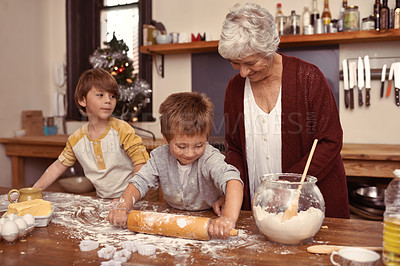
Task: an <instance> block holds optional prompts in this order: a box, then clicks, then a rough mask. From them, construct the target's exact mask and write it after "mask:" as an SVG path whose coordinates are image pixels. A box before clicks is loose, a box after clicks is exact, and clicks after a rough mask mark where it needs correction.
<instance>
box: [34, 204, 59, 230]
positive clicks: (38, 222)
mask: <svg viewBox="0 0 400 266" xmlns="http://www.w3.org/2000/svg"><path fill="white" fill-rule="evenodd" d="M53 213H54V207H53V206H52V207H51V212H50V214H48V215H44V216H33V217H35V227H46V226H47V225H48V224H49V223H50V221H51V218H52V217H53Z"/></svg>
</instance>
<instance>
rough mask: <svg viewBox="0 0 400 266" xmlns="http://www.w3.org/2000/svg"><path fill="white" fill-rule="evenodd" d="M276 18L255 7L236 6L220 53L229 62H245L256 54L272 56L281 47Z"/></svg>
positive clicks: (228, 17)
mask: <svg viewBox="0 0 400 266" xmlns="http://www.w3.org/2000/svg"><path fill="white" fill-rule="evenodd" d="M279 41H280V39H279V34H278V30H277V28H276V24H275V20H274V17H273V16H272V15H271V13H269V12H268V10H267V9H265V8H262V7H261V6H259V5H257V4H254V3H246V4H245V5H244V6H240V4H235V5H234V6H233V8H232V9H231V10H230V12H229V13H228V14H227V15H226V17H225V21H224V23H223V25H222V32H221V38H220V41H219V46H218V52H219V54H220V55H221V56H222V57H223V58H225V59H236V60H242V59H243V58H246V57H249V56H251V55H254V54H261V55H263V56H265V57H270V56H272V55H273V54H274V53H275V52H276V51H277V50H278V45H279Z"/></svg>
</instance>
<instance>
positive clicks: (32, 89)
mask: <svg viewBox="0 0 400 266" xmlns="http://www.w3.org/2000/svg"><path fill="white" fill-rule="evenodd" d="M65 35H66V30H65V0H0V36H1V44H0V45H1V49H0V80H1V84H0V93H1V98H0V121H1V123H0V137H11V136H13V134H14V133H13V131H14V130H15V129H20V128H21V112H22V111H23V110H43V114H44V115H45V116H49V115H51V95H52V91H53V90H54V85H53V73H52V69H53V64H54V63H55V62H58V61H63V60H65V53H66V38H65ZM0 169H1V172H2V174H1V176H0V186H9V187H10V186H11V160H10V158H9V157H7V156H6V155H5V148H4V146H3V145H1V146H0ZM28 171H29V169H28Z"/></svg>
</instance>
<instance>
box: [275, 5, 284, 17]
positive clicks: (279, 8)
mask: <svg viewBox="0 0 400 266" xmlns="http://www.w3.org/2000/svg"><path fill="white" fill-rule="evenodd" d="M277 16H283V12H282V4H281V3H277V4H276V13H275V18H276V17H277Z"/></svg>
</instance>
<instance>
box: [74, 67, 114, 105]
mask: <svg viewBox="0 0 400 266" xmlns="http://www.w3.org/2000/svg"><path fill="white" fill-rule="evenodd" d="M93 87H95V88H97V89H99V90H103V91H106V92H109V93H112V94H114V95H115V97H116V98H117V99H118V83H117V81H116V80H115V78H114V77H113V76H111V74H110V73H109V72H107V71H106V70H104V69H102V68H94V69H88V70H86V71H85V72H83V73H82V75H81V76H80V78H79V81H78V84H77V85H76V89H75V95H74V99H75V102H76V104H77V105H78V107H79V108H80V109H81V110H83V111H85V108H83V107H82V106H80V104H79V103H78V101H79V100H82V99H83V98H85V97H86V96H87V94H88V92H89V91H90V90H91V89H92V88H93Z"/></svg>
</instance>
